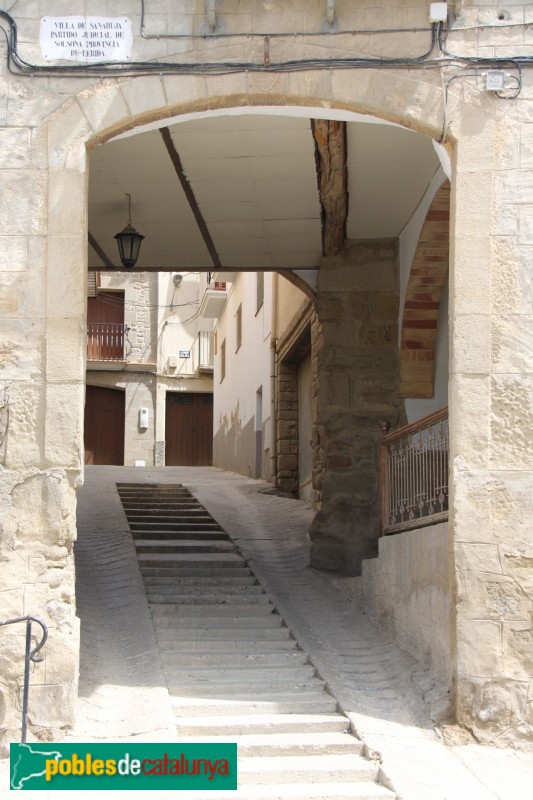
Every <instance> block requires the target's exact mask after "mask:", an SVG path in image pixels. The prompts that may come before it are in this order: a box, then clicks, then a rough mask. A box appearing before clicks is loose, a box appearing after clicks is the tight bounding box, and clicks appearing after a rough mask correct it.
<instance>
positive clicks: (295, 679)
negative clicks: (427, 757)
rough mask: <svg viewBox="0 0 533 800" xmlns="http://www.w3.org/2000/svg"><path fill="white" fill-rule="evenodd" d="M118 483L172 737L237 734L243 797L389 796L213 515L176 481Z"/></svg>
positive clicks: (222, 738)
mask: <svg viewBox="0 0 533 800" xmlns="http://www.w3.org/2000/svg"><path fill="white" fill-rule="evenodd" d="M117 489H118V492H119V495H120V498H121V500H122V503H123V506H124V510H125V513H126V516H127V518H128V523H129V526H130V529H131V532H132V536H133V538H134V543H135V547H136V551H137V557H138V560H139V565H140V569H141V573H142V576H143V580H144V584H145V588H146V593H147V597H148V602H149V606H150V610H151V613H152V618H153V621H154V627H155V631H156V636H157V639H158V643H159V648H160V652H161V657H162V663H163V670H164V673H165V678H166V682H167V686H168V689H169V692H170V695H171V698H172V704H173V708H174V713H175V718H176V726H177V731H178V736H179V739H180V741H183V742H187V741H190V742H228V741H236V742H237V743H238V753H239V790H238V792H237V793H236V794H235V795H234V796H235V797H236V798H238V799H239V800H263V798H264V800H267V798H268V799H269V800H274V798H279V800H289V799H290V798H293V799H294V800H300V798H301V800H304V798H305V800H316V799H317V798H322V799H323V800H341V798H343V799H344V798H353V800H364V799H365V798H368V800H390V799H392V798H394V797H395V795H394V794H393V793H392V792H391V791H389V790H388V789H387V788H385V787H384V786H381V785H380V784H379V778H380V770H379V765H378V764H376V763H375V762H373V761H370V760H368V759H366V758H364V756H363V745H362V743H361V741H360V740H359V739H357V738H356V737H355V736H353V735H352V734H351V733H350V732H349V729H350V722H349V720H348V719H347V718H346V717H345V716H344V715H343V714H341V713H339V711H338V710H337V701H336V700H335V698H334V697H332V696H331V694H329V692H328V691H327V687H326V685H325V683H324V681H323V680H322V679H321V677H320V676H319V675H318V674H317V672H316V669H315V667H314V666H313V664H311V662H310V659H309V657H308V655H307V654H306V653H305V652H304V651H303V650H302V649H301V648H300V647H299V645H298V642H297V641H296V640H295V639H294V637H293V636H292V635H291V633H290V631H289V629H288V628H287V626H286V625H285V624H284V622H283V620H282V618H281V617H280V615H279V614H278V612H277V610H276V608H275V607H274V605H273V604H272V602H271V601H270V599H269V597H268V596H267V595H266V593H265V592H264V590H263V588H262V587H261V585H260V584H259V582H258V580H257V578H256V577H255V575H254V573H253V572H252V570H251V569H250V567H249V565H248V564H247V562H246V561H245V559H244V558H243V556H242V555H241V553H240V552H239V550H238V549H237V547H236V546H235V545H234V544H233V542H232V541H231V540H230V538H229V536H228V535H227V534H226V533H225V532H224V531H223V530H222V528H221V527H220V525H219V524H218V523H217V522H216V520H214V519H213V517H212V516H210V515H209V514H208V513H207V511H206V510H205V508H204V507H203V506H201V505H200V503H199V502H198V501H197V500H196V499H195V497H194V496H193V495H192V494H191V493H190V492H189V491H188V490H187V489H186V488H184V487H183V486H182V485H169V484H146V483H144V484H142V483H138V484H137V483H118V484H117ZM185 794H189V793H185ZM193 794H194V796H199V795H198V793H191V796H193ZM215 795H218V792H215V793H213V792H209V797H210V798H212V797H214V796H215ZM232 796H233V795H232Z"/></svg>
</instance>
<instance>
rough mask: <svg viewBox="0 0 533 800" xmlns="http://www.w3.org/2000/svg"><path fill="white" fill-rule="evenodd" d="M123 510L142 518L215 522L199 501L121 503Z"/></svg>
mask: <svg viewBox="0 0 533 800" xmlns="http://www.w3.org/2000/svg"><path fill="white" fill-rule="evenodd" d="M122 505H123V507H124V511H125V512H126V515H127V516H128V518H129V517H138V518H139V519H144V518H145V517H154V519H157V518H158V517H169V518H170V519H173V518H174V517H190V518H191V519H198V518H200V519H206V520H209V522H215V520H214V519H213V517H212V516H211V514H208V513H207V511H206V510H205V508H202V506H201V505H200V504H199V503H196V504H194V503H174V502H172V503H161V502H156V503H146V502H145V503H131V502H130V503H123V504H122Z"/></svg>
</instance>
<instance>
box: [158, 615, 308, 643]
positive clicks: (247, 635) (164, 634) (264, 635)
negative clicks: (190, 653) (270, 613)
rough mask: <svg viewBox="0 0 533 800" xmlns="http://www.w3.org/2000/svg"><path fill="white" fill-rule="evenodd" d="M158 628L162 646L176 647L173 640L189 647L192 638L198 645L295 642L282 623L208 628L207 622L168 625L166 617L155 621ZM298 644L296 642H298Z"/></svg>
mask: <svg viewBox="0 0 533 800" xmlns="http://www.w3.org/2000/svg"><path fill="white" fill-rule="evenodd" d="M155 627H156V632H157V637H158V639H159V643H160V646H161V647H166V648H167V649H168V648H170V647H171V646H172V647H175V645H174V642H176V641H177V642H183V646H184V648H185V646H187V647H188V648H190V646H191V643H192V642H196V644H197V646H198V647H199V646H203V645H204V644H205V646H206V647H211V646H213V647H215V646H216V645H217V644H219V645H220V647H225V648H229V647H234V646H235V647H238V646H241V647H244V646H248V645H249V646H252V645H253V646H255V647H260V646H261V644H262V643H265V642H267V643H268V647H272V646H273V645H272V642H278V643H279V646H280V647H281V646H284V647H285V646H288V645H287V643H288V642H295V640H294V639H293V638H292V637H291V634H290V631H289V629H288V628H286V627H284V626H282V625H281V622H280V624H279V625H278V626H276V627H274V626H272V627H268V628H267V627H264V626H262V627H261V629H260V631H259V632H258V631H257V630H251V629H249V628H247V629H244V630H241V626H240V625H236V626H235V625H234V626H233V627H227V628H207V627H206V626H205V624H204V625H202V626H201V627H200V626H199V625H198V624H196V625H191V626H189V627H187V626H181V627H179V628H178V627H177V626H176V627H175V628H172V627H169V626H168V625H167V624H166V621H165V620H162V621H161V622H160V623H159V624H157V623H156V626H155ZM295 644H296V642H295Z"/></svg>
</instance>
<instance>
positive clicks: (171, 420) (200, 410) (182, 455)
mask: <svg viewBox="0 0 533 800" xmlns="http://www.w3.org/2000/svg"><path fill="white" fill-rule="evenodd" d="M165 440H166V446H165V464H166V465H167V467H210V466H211V465H212V463H213V395H212V394H201V393H197V392H195V393H193V392H167V402H166V423H165Z"/></svg>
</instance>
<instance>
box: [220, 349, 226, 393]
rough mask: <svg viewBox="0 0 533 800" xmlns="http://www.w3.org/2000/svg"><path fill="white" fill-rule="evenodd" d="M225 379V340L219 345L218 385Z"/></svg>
mask: <svg viewBox="0 0 533 800" xmlns="http://www.w3.org/2000/svg"><path fill="white" fill-rule="evenodd" d="M225 377H226V340H225V339H223V340H222V343H221V345H220V383H222V381H223V380H224V378H225Z"/></svg>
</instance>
